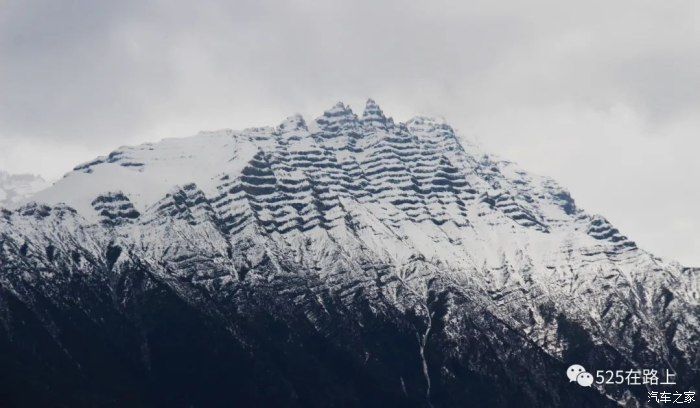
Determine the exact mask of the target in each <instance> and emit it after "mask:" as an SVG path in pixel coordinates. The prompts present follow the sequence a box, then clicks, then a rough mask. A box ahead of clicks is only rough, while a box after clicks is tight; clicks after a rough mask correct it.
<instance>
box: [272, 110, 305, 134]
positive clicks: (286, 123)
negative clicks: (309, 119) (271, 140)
mask: <svg viewBox="0 0 700 408" xmlns="http://www.w3.org/2000/svg"><path fill="white" fill-rule="evenodd" d="M277 130H278V131H279V132H280V133H281V134H289V133H297V132H305V131H307V130H308V128H307V126H306V121H305V120H304V117H303V116H301V115H300V114H296V115H292V116H289V117H287V118H286V119H284V120H283V121H282V123H280V124H279V126H277Z"/></svg>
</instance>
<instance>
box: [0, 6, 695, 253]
mask: <svg viewBox="0 0 700 408" xmlns="http://www.w3.org/2000/svg"><path fill="white" fill-rule="evenodd" d="M367 97H373V98H374V99H376V100H377V101H378V102H379V103H380V105H381V106H382V107H383V108H384V110H385V111H386V112H387V113H388V114H390V115H392V116H394V118H395V119H398V120H406V119H408V118H410V117H411V116H413V115H416V114H427V115H435V116H442V117H444V118H445V119H446V120H447V121H448V122H449V123H451V124H452V125H453V126H454V127H455V128H457V129H458V130H459V131H461V133H462V134H464V135H466V136H468V137H471V138H476V139H478V140H479V141H480V142H481V143H482V144H483V145H484V146H485V147H486V148H487V149H488V150H490V151H492V152H494V153H496V154H498V155H500V156H501V157H503V158H507V159H510V160H513V161H516V162H518V163H519V164H520V165H522V166H523V167H524V168H526V169H528V170H531V171H534V172H536V173H539V174H544V175H548V176H552V177H554V178H555V179H557V180H559V181H560V182H561V184H563V185H564V186H565V187H567V188H568V189H569V190H570V191H571V192H572V194H573V196H574V198H575V199H576V200H577V202H578V203H579V205H581V206H582V207H584V208H585V209H587V210H588V211H589V212H592V213H600V214H603V215H604V216H606V217H607V218H608V219H609V220H611V221H612V222H613V223H614V224H615V225H616V226H618V227H619V228H620V230H622V232H623V233H625V234H627V235H628V236H630V237H631V238H632V239H634V240H636V241H637V242H638V244H639V245H640V246H641V247H643V248H645V249H648V250H650V251H651V252H654V253H656V254H658V255H661V256H665V257H669V258H672V259H676V260H678V261H680V262H681V263H684V264H686V265H697V266H700V1H697V0H687V1H680V0H663V1H659V0H654V1H645V0H617V1H609V0H604V1H599V0H587V1H576V2H569V1H561V0H551V1H527V2H525V1H515V0H514V1H491V0H488V1H454V2H448V1H436V0H429V1H427V0H426V1H406V0H400V1H399V0H397V1H380V0H371V1H356V0H352V1H351V0H346V1H326V0H324V1H288V2H283V1H264V0H250V1H206V0H205V1H202V0H199V1H196V2H177V1H143V0H139V1H130V0H120V1H104V2H102V1H100V2H96V1H92V0H86V1H55V0H47V1H27V0H23V1H12V0H10V1H8V0H0V168H2V169H5V170H8V171H11V172H31V173H39V174H41V175H43V176H44V177H46V178H57V177H60V176H61V175H62V174H63V173H65V172H67V171H69V170H70V169H71V168H72V167H73V166H74V165H75V164H77V163H79V162H83V161H87V160H89V159H91V158H93V157H95V156H97V155H99V154H105V153H107V152H109V151H111V150H112V149H114V148H116V147H118V146H120V145H126V144H135V143H141V142H145V141H156V140H159V139H161V138H164V137H171V136H187V135H191V134H195V133H196V132H198V131H199V130H204V129H218V128H234V129H236V128H244V127H249V126H257V125H274V124H277V123H278V122H279V121H281V119H282V118H284V117H285V116H288V115H290V114H292V113H296V112H300V113H302V114H305V115H308V116H311V117H315V116H317V115H318V114H320V112H321V111H322V110H324V109H326V108H328V107H330V106H331V105H332V104H333V103H335V102H336V101H338V100H343V101H345V102H347V103H349V104H350V105H351V106H352V107H354V108H355V109H356V110H361V108H362V105H363V102H364V99H365V98H367Z"/></svg>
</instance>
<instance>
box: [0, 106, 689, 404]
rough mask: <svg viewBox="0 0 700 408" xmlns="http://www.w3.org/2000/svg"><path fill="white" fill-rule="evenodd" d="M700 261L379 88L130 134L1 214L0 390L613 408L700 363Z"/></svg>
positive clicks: (70, 396)
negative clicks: (201, 128)
mask: <svg viewBox="0 0 700 408" xmlns="http://www.w3.org/2000/svg"><path fill="white" fill-rule="evenodd" d="M699 311H700V306H699V292H698V270H696V269H690V268H683V267H681V266H680V265H678V264H677V263H673V262H667V261H665V260H662V259H659V258H657V257H654V256H653V255H651V254H649V253H647V252H645V251H643V250H641V249H639V248H637V246H636V245H635V244H634V242H633V241H631V240H630V239H628V238H627V237H625V236H624V235H623V234H622V233H621V232H620V231H618V230H617V229H615V228H614V227H613V226H612V225H610V223H609V222H608V221H606V220H605V219H604V218H603V217H601V216H594V215H589V214H587V213H585V212H584V211H583V210H581V209H579V208H577V207H576V205H575V203H574V201H573V199H572V198H571V196H570V195H569V193H568V192H567V191H565V190H564V189H562V188H561V187H559V186H558V185H557V184H556V183H555V182H554V181H552V180H550V179H548V178H544V177H539V176H535V175H532V174H529V173H527V172H524V171H522V170H520V169H518V168H517V167H516V166H515V165H513V164H512V163H509V162H505V161H501V160H497V159H495V158H494V157H492V156H489V155H487V154H484V153H483V152H481V151H480V150H479V148H478V147H476V146H471V145H465V144H463V143H460V141H459V139H458V138H457V136H456V135H455V133H454V131H453V130H452V128H451V127H450V126H448V125H447V124H445V123H442V122H440V121H436V120H434V119H430V118H422V117H419V118H414V119H411V120H409V121H408V122H406V123H394V122H393V120H391V119H390V118H387V117H385V115H384V114H383V113H382V111H381V109H380V108H379V107H378V106H377V105H376V104H375V103H374V102H373V101H371V100H370V101H368V103H367V106H366V108H365V111H364V113H363V115H362V117H361V118H358V117H357V116H356V115H355V114H354V113H353V112H352V111H351V110H350V109H349V108H348V107H346V106H345V105H343V104H342V103H339V104H337V105H335V106H334V107H333V108H331V109H330V110H328V111H326V112H325V113H324V114H323V115H322V116H321V117H319V118H318V119H316V120H315V121H314V122H313V123H308V124H307V123H306V122H305V121H304V119H303V118H302V117H300V116H294V117H290V118H288V119H286V120H285V121H284V122H283V123H282V124H280V125H279V126H277V127H274V128H273V127H270V128H255V129H247V130H244V131H240V132H238V131H231V130H222V131H217V132H207V133H202V134H200V135H197V136H195V137H191V138H185V139H167V140H164V141H162V142H160V143H155V144H145V145H141V146H136V147H123V148H120V149H118V150H116V151H114V152H112V153H111V154H109V155H108V156H106V157H100V158H97V159H96V160H94V161H92V162H89V163H86V164H83V165H80V166H78V167H76V168H75V169H74V171H73V172H71V173H69V174H68V175H66V176H65V177H64V178H63V179H62V180H60V181H58V182H57V183H55V184H54V185H53V186H52V187H51V188H49V189H46V190H43V191H41V192H39V193H38V194H36V195H35V196H33V197H32V202H30V203H27V204H26V205H24V206H22V207H20V208H18V209H16V210H14V211H8V210H3V212H2V214H0V321H1V322H2V325H0V358H1V359H2V361H1V363H2V367H5V368H4V369H3V372H2V378H0V380H1V381H0V384H2V386H0V393H2V394H0V398H4V399H5V400H6V401H8V402H9V403H14V404H17V405H22V404H26V403H45V402H46V401H60V402H61V403H63V404H65V405H70V406H76V405H87V406H93V405H114V406H121V405H125V404H128V405H132V406H133V405H143V406H152V405H158V406H192V405H194V406H210V405H230V404H232V403H234V404H237V405H244V406H245V405H259V404H280V405H285V406H328V405H341V406H346V405H351V406H352V405H357V406H360V405H362V406H364V405H370V406H375V405H384V404H394V405H396V404H399V405H408V406H469V405H474V406H514V405H515V404H517V405H518V406H605V405H606V404H607V405H614V404H615V403H614V402H613V401H627V402H629V403H636V402H637V401H640V403H641V402H645V401H646V389H644V388H642V387H634V386H630V387H625V386H614V387H613V386H608V387H605V388H604V387H602V386H601V387H595V388H594V389H583V388H580V387H577V386H573V385H571V384H569V383H568V380H567V379H566V377H565V376H564V375H563V373H564V371H565V369H566V367H567V366H568V365H570V364H573V363H580V364H583V365H584V366H586V367H587V368H589V369H590V370H595V369H630V368H642V367H644V368H649V367H653V368H658V369H664V368H670V369H672V370H673V371H675V372H676V373H677V379H678V381H679V387H681V388H682V387H684V388H686V389H687V388H688V387H690V386H691V385H694V384H697V383H698V382H699V381H700V377H699V376H698V366H699V365H698V362H699V360H698V358H699V353H698V346H699V343H700V342H699V339H700V337H699V336H700V333H699V331H700V325H699V322H698V318H699V316H698V315H699Z"/></svg>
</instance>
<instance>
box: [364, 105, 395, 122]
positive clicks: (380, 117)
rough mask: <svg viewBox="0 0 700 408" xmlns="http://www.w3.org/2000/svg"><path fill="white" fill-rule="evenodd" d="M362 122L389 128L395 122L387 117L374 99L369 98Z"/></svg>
mask: <svg viewBox="0 0 700 408" xmlns="http://www.w3.org/2000/svg"><path fill="white" fill-rule="evenodd" d="M362 122H363V123H365V124H367V125H370V126H372V127H376V128H380V129H387V128H389V127H391V126H392V125H393V124H394V121H393V120H392V119H391V118H387V117H386V116H385V115H384V112H382V109H381V108H380V107H379V105H378V104H377V102H375V101H374V99H372V98H369V99H367V103H365V111H364V112H363V113H362Z"/></svg>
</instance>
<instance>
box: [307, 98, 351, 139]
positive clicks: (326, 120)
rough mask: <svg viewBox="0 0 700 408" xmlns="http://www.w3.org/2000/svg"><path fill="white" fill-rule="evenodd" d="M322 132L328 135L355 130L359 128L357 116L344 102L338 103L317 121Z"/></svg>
mask: <svg viewBox="0 0 700 408" xmlns="http://www.w3.org/2000/svg"><path fill="white" fill-rule="evenodd" d="M316 123H318V125H319V127H320V128H321V130H323V131H325V132H328V133H342V132H343V131H346V130H351V129H354V128H356V127H357V126H358V124H359V121H358V119H357V115H355V113H354V112H353V111H352V109H350V107H349V106H347V105H345V104H344V103H343V102H338V103H336V104H335V105H333V107H332V108H330V109H328V110H327V111H325V112H323V115H322V116H321V117H319V118H318V119H316Z"/></svg>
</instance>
